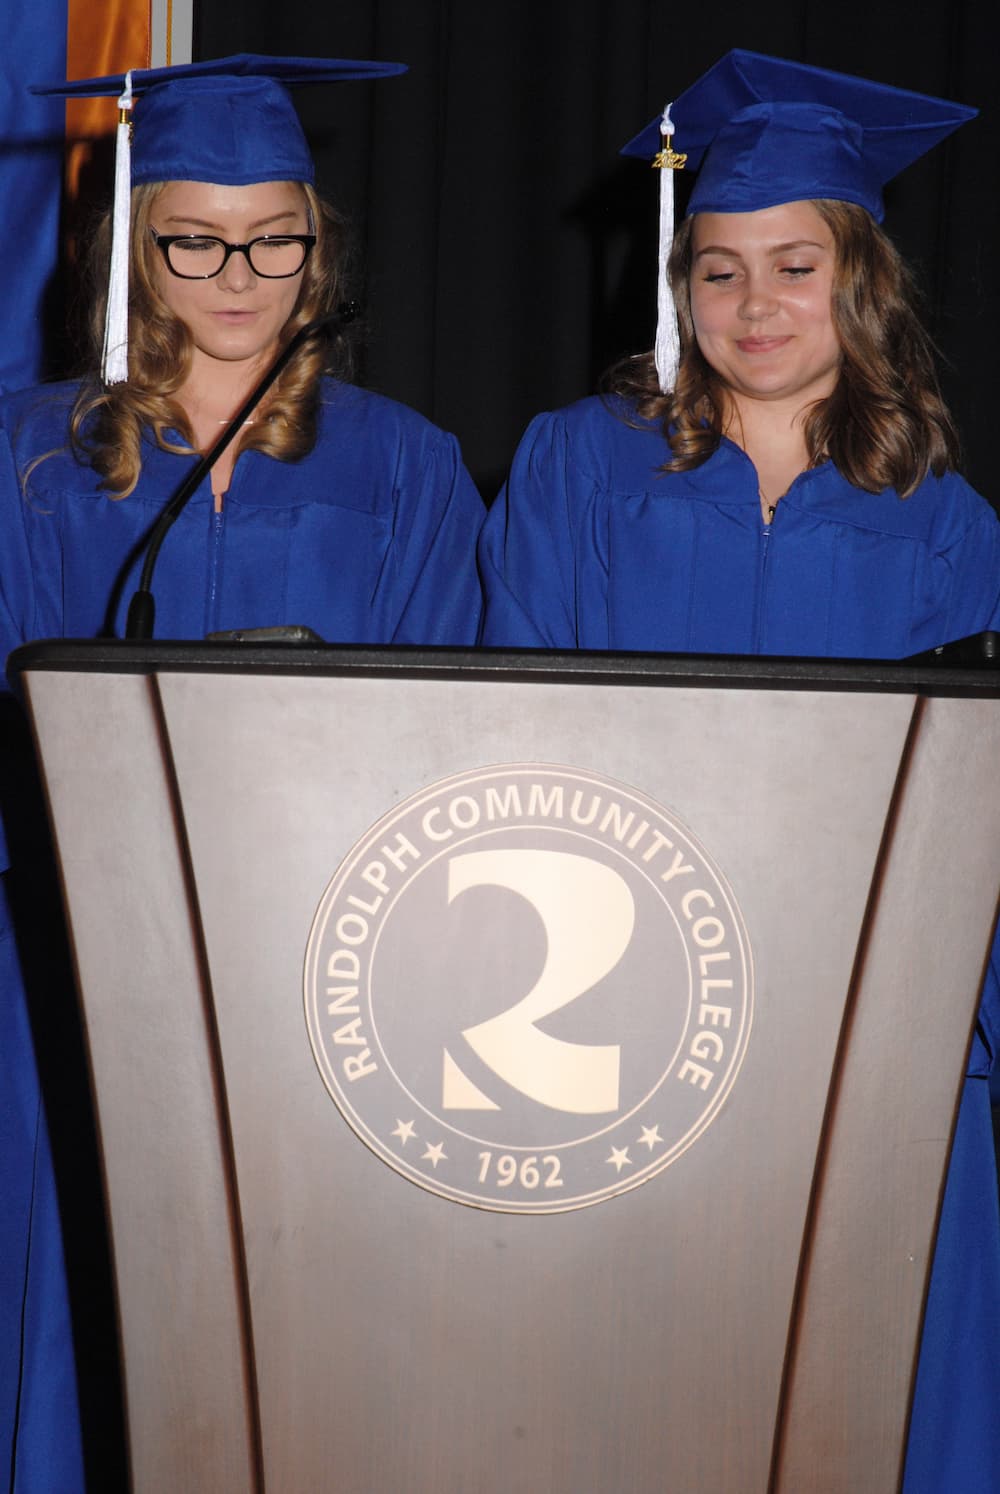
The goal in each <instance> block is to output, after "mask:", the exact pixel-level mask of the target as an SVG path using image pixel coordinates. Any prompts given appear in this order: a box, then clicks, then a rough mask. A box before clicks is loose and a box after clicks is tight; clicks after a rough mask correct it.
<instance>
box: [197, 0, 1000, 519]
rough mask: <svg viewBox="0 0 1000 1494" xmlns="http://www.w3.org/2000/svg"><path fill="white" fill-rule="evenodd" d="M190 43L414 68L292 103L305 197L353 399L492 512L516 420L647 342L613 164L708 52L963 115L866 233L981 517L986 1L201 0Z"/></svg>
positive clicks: (989, 79)
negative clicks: (361, 344)
mask: <svg viewBox="0 0 1000 1494" xmlns="http://www.w3.org/2000/svg"><path fill="white" fill-rule="evenodd" d="M195 36H196V41H195V47H196V52H195V55H196V57H199V58H204V57H216V56H225V55H226V54H228V53H230V52H237V51H255V52H275V53H282V54H292V55H306V54H311V55H319V56H324V55H327V56H360V57H377V58H389V59H393V60H398V61H402V62H406V63H408V64H409V66H410V72H409V74H408V75H406V76H405V77H402V78H397V79H388V80H384V81H382V82H379V83H350V84H341V85H339V86H327V85H324V86H321V87H316V88H306V89H300V90H298V91H297V96H298V101H299V104H300V109H301V112H302V115H303V119H304V121H305V124H306V128H307V130H308V132H309V135H310V139H311V141H312V144H313V147H314V150H315V154H316V158H317V163H318V167H319V174H320V184H321V186H322V187H323V188H324V190H325V191H326V193H327V195H328V196H330V197H331V198H332V199H333V200H334V201H335V202H336V204H337V205H338V206H339V207H341V208H342V209H343V210H344V211H345V212H346V213H347V214H348V215H349V217H350V219H351V221H352V223H353V225H354V229H355V236H356V241H357V246H358V251H359V267H360V269H359V274H360V280H359V283H360V285H361V288H362V291H363V301H364V305H365V308H366V320H367V325H366V327H365V349H364V353H363V356H362V361H361V367H360V375H359V376H360V380H361V382H364V383H366V384H368V385H369V386H370V387H372V388H374V389H378V390H380V391H381V392H383V393H385V394H389V395H392V396H394V397H395V398H397V399H401V400H404V401H406V402H407V403H408V404H411V405H414V406H415V407H416V408H417V409H419V410H421V411H423V412H424V413H425V414H426V415H428V416H430V417H431V418H432V419H433V420H435V421H436V422H437V423H438V424H440V425H443V426H445V427H446V428H447V429H449V430H453V431H455V432H456V433H457V434H458V436H459V437H460V438H461V441H462V445H463V448H464V450H465V453H466V459H467V462H468V464H469V466H470V468H471V470H472V471H473V474H474V475H475V477H476V478H477V479H478V481H479V482H480V485H481V487H482V489H483V493H484V496H486V497H487V498H488V499H489V498H491V497H492V496H493V494H494V492H495V490H496V487H497V486H498V485H499V482H500V481H501V480H502V477H503V474H504V471H505V469H506V467H507V464H508V463H509V461H510V457H511V454H512V452H513V449H514V446H515V444H516V442H517V439H518V437H519V436H520V434H521V431H522V430H523V429H524V426H525V425H526V423H527V421H528V420H529V419H530V417H531V416H532V415H533V414H535V413H536V412H537V411H539V410H542V409H549V408H552V407H553V406H556V405H560V404H564V403H566V402H567V401H569V400H572V399H575V398H577V397H579V396H581V395H584V394H587V393H589V392H591V391H592V390H593V388H594V387H595V382H596V380H597V378H598V376H599V374H600V372H601V370H602V369H603V368H604V367H605V366H606V365H607V364H608V363H610V362H611V361H612V360H613V359H615V358H616V357H618V356H620V355H622V354H624V353H628V352H635V351H637V350H640V349H643V348H646V347H648V346H649V345H650V343H651V340H652V333H653V325H654V275H655V217H656V206H655V197H656V177H655V173H654V172H652V171H650V170H649V169H648V168H646V167H645V166H643V165H642V164H641V163H638V162H634V161H625V160H623V159H621V158H619V156H618V150H619V147H620V146H621V145H622V144H624V142H625V141H626V140H628V139H629V138H630V137H631V136H632V135H633V134H634V133H635V132H636V131H637V130H638V129H639V128H640V126H642V125H643V124H644V123H645V122H646V121H647V120H648V119H650V118H652V117H653V115H654V114H656V113H657V112H658V111H659V110H660V109H661V108H662V106H663V104H664V103H665V102H666V101H667V99H668V98H671V97H675V96H676V95H677V94H678V93H680V92H681V91H682V90H683V89H684V88H685V87H686V86H687V85H688V84H689V83H690V82H692V81H693V80H694V79H695V78H696V77H697V76H698V75H699V74H700V73H701V72H703V71H704V70H705V69H706V68H707V67H708V66H710V65H711V64H712V63H713V62H714V61H716V60H717V58H718V57H720V56H721V55H722V53H723V52H725V51H727V50H728V49H729V48H730V47H734V46H739V47H747V48H751V49H753V50H756V51H761V52H771V53H775V54H777V55H780V56H783V57H788V58H793V59H797V60H799V61H803V62H808V63H812V64H815V65H817V66H821V67H829V68H834V69H838V70H842V71H847V72H855V73H859V74H862V75H864V76H867V77H871V78H875V79H878V80H879V81H882V82H886V83H892V84H896V85H898V86H901V87H906V88H912V89H917V90H919V91H922V92H925V93H933V94H941V95H944V96H945V97H950V98H953V99H958V100H961V101H962V102H965V103H969V104H975V105H978V106H979V108H980V109H981V110H982V115H981V117H980V118H979V119H978V120H976V121H975V122H974V123H973V124H971V125H968V126H966V127H965V128H964V129H963V130H961V131H960V132H959V134H958V135H956V136H955V137H954V138H953V140H952V141H950V142H948V143H947V144H946V145H945V146H944V147H941V148H939V149H938V150H937V151H935V152H933V153H932V154H931V155H930V156H929V157H928V158H927V159H926V160H925V161H923V162H921V163H920V164H918V165H917V166H915V167H913V168H911V169H910V170H909V171H908V172H907V173H906V174H905V175H904V177H903V178H902V179H901V180H900V181H899V182H898V183H896V184H895V185H894V186H893V187H891V188H890V190H889V193H888V216H887V220H886V226H887V228H888V229H889V231H890V232H891V233H892V235H893V236H894V238H895V239H896V241H897V243H898V244H899V245H900V247H901V248H902V249H903V251H904V253H905V254H906V255H907V257H908V258H909V259H910V260H911V262H913V264H914V265H915V268H916V269H917V272H918V276H919V279H920V283H921V285H922V288H923V291H924V295H925V298H926V315H927V319H928V322H929V324H930V326H931V329H932V331H933V333H934V335H935V337H936V339H937V342H938V345H939V347H940V349H941V352H942V355H943V358H944V381H945V387H946V392H947V395H948V397H949V400H950V402H951V404H952V408H953V410H954V413H955V415H956V417H957V419H958V423H959V426H960V428H961V430H962V433H963V437H964V440H965V449H966V471H967V473H968V475H969V477H970V478H971V480H972V481H973V482H974V484H975V485H976V486H977V487H978V488H979V489H980V491H982V492H984V493H985V494H986V495H987V496H988V497H990V498H991V499H993V500H994V501H998V500H1000V481H997V480H996V479H995V478H994V473H993V462H992V447H993V438H994V431H993V426H994V424H995V422H996V419H997V416H996V414H995V412H994V410H993V408H992V400H993V387H994V360H995V356H996V352H997V347H998V342H1000V278H998V268H997V263H996V261H997V253H998V249H1000V232H998V230H1000V208H998V205H997V187H996V183H997V160H998V154H1000V103H998V101H997V85H996V59H997V56H998V52H1000V48H998V41H1000V7H998V6H997V0H952V3H950V4H945V5H942V4H940V3H939V0H911V3H908V4H905V5H904V4H899V3H891V4H885V3H884V0H874V3H871V0H867V3H865V0H844V3H842V4H839V5H838V4H830V3H828V0H827V3H818V0H793V3H790V4H785V5H779V4H775V3H771V4H770V5H763V6H755V7H751V6H749V5H746V4H745V3H741V0H714V3H712V4H711V5H698V4H691V3H689V4H687V5H678V4H676V3H675V4H673V5H670V4H667V3H665V0H658V3H655V4H652V3H649V0H614V3H602V0H492V3H490V0H451V3H449V0H325V3H321V4H317V3H316V0H284V3H283V4H280V5H278V4H275V0H239V3H238V4H237V3H236V0H196V16H195ZM678 148H679V149H683V142H682V141H680V140H679V142H678ZM682 200H683V199H682Z"/></svg>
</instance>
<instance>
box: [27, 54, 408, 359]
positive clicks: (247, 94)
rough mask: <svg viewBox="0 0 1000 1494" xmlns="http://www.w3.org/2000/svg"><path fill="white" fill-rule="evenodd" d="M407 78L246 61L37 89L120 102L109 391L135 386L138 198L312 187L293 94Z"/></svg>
mask: <svg viewBox="0 0 1000 1494" xmlns="http://www.w3.org/2000/svg"><path fill="white" fill-rule="evenodd" d="M405 71H406V66H405V64H403V63H399V62H363V61H357V60H353V59H352V60H344V59H340V58H329V57H327V58H323V57H261V56H255V55H253V54H251V53H240V54H238V55H236V56H233V57H222V58H218V59H214V60H210V61H207V62H192V63H184V64H181V65H178V66H176V67H158V68H144V69H141V70H140V69H134V70H133V71H131V72H128V73H113V74H110V75H109V76H107V77H103V78H77V79H74V80H71V81H68V82H64V83H53V84H40V85H36V86H34V87H33V88H32V89H31V92H32V93H39V94H48V95H53V94H54V95H61V96H63V97H65V98H97V97H106V96H112V97H113V96H115V95H118V121H119V123H118V131H117V140H116V149H115V202H114V227H113V234H112V250H111V280H110V285H109V292H108V315H107V323H106V326H105V338H104V357H103V359H102V368H101V372H102V375H103V377H104V379H105V381H106V382H107V383H109V384H110V383H119V382H121V381H122V380H124V379H126V378H127V377H128V243H129V219H130V213H129V193H130V189H131V188H132V187H134V186H139V185H140V184H142V183H144V182H168V181H197V182H216V183H219V184H220V185H222V186H248V185H251V184H252V183H254V182H268V181H293V182H310V183H311V182H313V181H314V180H315V175H316V172H315V167H314V165H313V160H312V156H311V154H310V152H309V147H308V145H307V143H306V138H305V135H304V134H303V131H302V126H301V124H300V123H299V117H298V115H297V113H296V112H295V106H294V104H293V103H292V100H291V96H290V94H289V93H288V85H290V84H294V85H299V84H304V83H328V82H341V81H344V80H351V79H366V78H384V77H390V76H392V75H394V74H397V73H404V72H405Z"/></svg>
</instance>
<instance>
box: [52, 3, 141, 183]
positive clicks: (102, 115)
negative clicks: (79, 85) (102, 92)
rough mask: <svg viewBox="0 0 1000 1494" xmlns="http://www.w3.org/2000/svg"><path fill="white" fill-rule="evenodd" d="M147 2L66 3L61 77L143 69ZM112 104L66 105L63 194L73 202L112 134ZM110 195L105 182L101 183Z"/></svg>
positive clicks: (76, 101)
mask: <svg viewBox="0 0 1000 1494" xmlns="http://www.w3.org/2000/svg"><path fill="white" fill-rule="evenodd" d="M150 12H151V5H150V0H67V12H66V76H67V78H99V77H103V76H104V74H105V73H123V72H125V71H126V70H127V69H128V68H130V67H149V62H150V56H151V47H152V19H151V14H150ZM116 119H117V108H116V100H115V99H113V98H112V99H70V100H68V101H67V104H66V146H67V151H66V195H67V198H68V199H69V201H70V203H74V202H75V201H76V200H77V197H78V195H79V193H80V181H81V176H82V175H83V173H84V171H85V170H86V167H87V166H88V165H89V164H90V161H91V159H92V158H93V155H94V152H95V148H96V147H97V146H98V145H99V144H100V142H101V140H102V139H103V140H107V139H108V138H109V137H110V136H111V135H113V133H114V128H115V122H116ZM106 190H107V193H108V194H109V195H110V180H109V182H108V184H107V188H106Z"/></svg>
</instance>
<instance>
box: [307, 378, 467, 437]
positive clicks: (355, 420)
mask: <svg viewBox="0 0 1000 1494" xmlns="http://www.w3.org/2000/svg"><path fill="white" fill-rule="evenodd" d="M339 441H342V442H343V443H344V444H345V446H351V445H353V446H354V447H355V448H356V447H357V445H358V443H359V442H362V443H365V444H367V442H368V441H371V442H372V443H373V444H374V445H376V446H378V447H379V448H383V449H385V450H390V449H392V450H398V449H399V448H400V447H403V448H407V449H411V448H412V449H418V450H419V449H428V448H434V447H437V446H445V445H447V446H453V445H454V444H455V438H454V436H451V435H450V434H449V433H448V432H447V431H443V430H442V429H441V428H440V426H436V425H434V423H433V422H432V421H430V420H428V419H427V417H426V416H425V415H421V414H420V412H419V411H418V410H414V409H412V408H411V407H410V406H409V405H404V404H401V403H400V402H399V400H395V399H390V398H389V397H388V395H385V394H376V393H375V392H374V391H373V390H371V389H362V388H361V387H360V385H358V384H347V383H343V382H341V381H340V380H339V379H334V378H330V377H326V378H324V379H323V382H322V386H321V391H320V414H319V428H318V437H317V449H321V448H323V447H327V446H328V445H329V444H330V443H337V442H339Z"/></svg>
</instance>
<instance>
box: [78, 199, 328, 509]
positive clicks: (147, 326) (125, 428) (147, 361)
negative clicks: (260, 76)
mask: <svg viewBox="0 0 1000 1494" xmlns="http://www.w3.org/2000/svg"><path fill="white" fill-rule="evenodd" d="M164 185H165V183H156V182H152V183H149V184H147V185H144V186H140V187H134V188H133V189H132V240H131V257H130V266H129V332H128V335H129V354H128V365H129V376H128V380H127V381H126V382H125V383H122V384H112V385H107V386H106V385H104V384H102V383H101V382H100V380H99V378H97V377H96V376H95V375H91V376H90V377H89V378H87V379H85V380H84V382H83V384H82V386H81V388H80V392H79V394H78V395H77V398H76V403H75V404H74V406H73V412H72V415H71V418H70V442H71V445H72V447H73V448H74V450H76V451H77V452H78V453H79V454H80V455H81V456H82V457H83V459H84V460H85V461H86V462H88V463H89V464H90V466H91V467H93V468H94V469H95V471H97V472H99V473H100V475H101V477H102V479H103V483H102V486H103V487H105V488H107V489H108V490H109V493H110V495H111V496H112V497H115V498H125V497H127V496H128V494H129V493H131V492H132V491H133V490H134V488H135V486H136V483H137V482H138V480H139V472H140V468H141V464H142V455H141V440H142V434H143V431H152V433H153V436H154V437H155V439H156V442H157V444H158V445H159V446H161V447H162V448H163V449H164V450H166V451H177V452H190V451H192V450H193V449H194V445H195V443H194V436H193V432H192V430H191V427H190V424H189V422H188V419H187V416H186V415H185V413H184V411H183V409H182V408H181V405H180V404H179V402H178V401H177V399H176V398H175V396H176V394H177V391H178V390H179V389H180V388H181V387H182V385H183V384H184V381H185V379H186V378H187V376H188V372H189V370H190V367H191V355H192V340H191V334H190V332H189V331H188V329H187V327H186V326H185V324H184V323H183V322H182V321H181V320H180V319H179V318H178V317H177V316H175V315H174V313H173V312H172V311H170V310H169V308H168V307H167V305H166V304H165V302H164V301H163V299H162V297H161V296H160V295H159V293H158V291H157V289H156V280H155V276H154V273H153V272H154V267H155V256H156V254H157V249H156V246H155V244H154V242H153V237H152V234H151V233H150V232H149V229H150V218H151V215H152V211H153V205H154V203H155V202H156V199H157V197H158V196H159V193H160V192H161V190H162V188H163V186H164ZM296 185H299V186H301V188H302V192H303V194H304V196H305V200H306V204H307V207H308V210H309V217H310V231H311V232H314V233H315V234H316V243H315V246H314V248H313V250H312V253H311V254H310V255H309V257H308V259H307V260H306V263H305V267H304V269H303V270H302V283H301V286H300V289H299V296H298V300H297V301H296V304H295V309H294V311H293V312H292V315H291V316H290V317H289V319H288V321H287V322H286V323H285V326H284V328H283V331H282V344H284V343H285V342H287V341H288V339H289V338H291V337H293V336H294V335H295V333H296V332H297V331H298V330H299V328H300V327H303V326H305V324H306V323H307V322H309V321H312V320H313V318H315V317H318V316H323V315H324V314H325V313H327V312H330V311H334V310H336V308H337V306H338V305H339V304H340V302H341V300H342V298H343V292H344V288H343V278H344V260H345V253H346V248H345V237H346V236H345V230H344V224H343V221H342V219H341V218H340V217H339V215H338V214H337V213H336V212H335V211H334V209H333V208H332V207H331V206H330V205H329V203H327V202H325V201H324V200H323V199H322V198H321V197H320V196H319V195H318V194H317V193H316V191H315V190H314V189H313V188H312V187H311V186H309V184H308V183H306V182H302V183H297V184H296ZM110 257H111V215H110V213H106V214H105V215H104V216H103V217H102V219H101V220H100V222H99V223H98V226H97V229H96V232H95V234H94V238H93V243H92V250H91V255H90V278H91V284H92V290H93V295H92V310H91V313H90V317H89V328H88V332H89V342H90V349H91V360H92V364H94V365H96V366H99V365H100V359H101V349H102V345H103V340H104V313H105V307H106V305H107V276H108V264H109V262H110ZM324 372H335V373H337V374H338V375H339V376H341V377H347V376H348V375H349V374H350V350H349V346H348V345H347V343H346V342H345V340H344V339H343V338H338V339H337V341H336V343H335V344H333V350H332V352H331V346H330V344H328V343H326V342H324V340H322V339H315V340H312V341H310V342H308V343H307V344H306V345H305V346H303V348H302V349H301V351H300V352H298V353H297V355H296V356H295V358H293V360H292V362H291V363H290V365H289V366H288V368H286V369H285V370H284V371H283V372H282V374H281V376H280V378H279V379H278V380H277V382H276V383H275V385H274V386H273V388H272V389H271V391H270V392H269V394H268V397H267V402H266V405H265V407H264V413H263V418H260V419H258V420H257V421H256V422H255V423H254V424H253V425H252V426H248V427H247V428H246V430H245V431H244V432H243V433H242V435H241V437H240V438H239V439H238V444H237V448H236V449H237V451H246V450H250V449H252V450H255V451H263V452H265V453H266V454H267V455H268V456H273V457H277V458H278V460H279V461H284V462H294V461H296V460H297V459H298V458H300V457H303V456H305V455H306V454H307V453H308V452H309V451H311V449H312V447H313V445H314V444H315V441H316V417H317V413H318V409H319V397H320V378H321V376H322V374H323V373H324ZM168 432H174V433H175V435H176V436H180V438H181V441H182V442H183V443H185V444H179V443H178V441H177V440H176V439H171V438H170V436H169V435H168Z"/></svg>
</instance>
